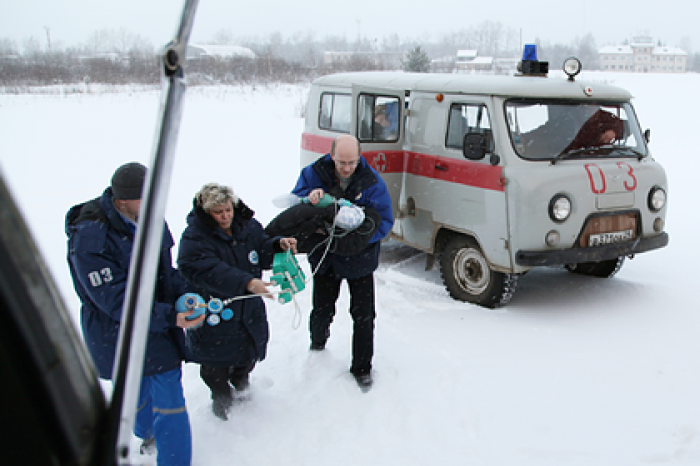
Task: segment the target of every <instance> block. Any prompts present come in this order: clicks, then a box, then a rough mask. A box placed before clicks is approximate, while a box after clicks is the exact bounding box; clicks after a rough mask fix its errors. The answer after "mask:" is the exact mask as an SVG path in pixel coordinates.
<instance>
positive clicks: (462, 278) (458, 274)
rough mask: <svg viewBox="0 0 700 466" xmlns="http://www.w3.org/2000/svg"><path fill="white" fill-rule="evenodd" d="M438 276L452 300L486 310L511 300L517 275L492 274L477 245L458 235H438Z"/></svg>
mask: <svg viewBox="0 0 700 466" xmlns="http://www.w3.org/2000/svg"><path fill="white" fill-rule="evenodd" d="M438 245H440V246H441V247H440V249H439V251H440V254H439V257H440V274H441V275H442V280H443V282H444V284H445V288H446V289H447V291H448V292H449V294H450V296H451V297H452V298H454V299H457V300H460V301H465V302H470V303H473V304H478V305H480V306H484V307H487V308H491V309H493V308H496V307H501V306H505V305H506V304H508V302H509V301H510V299H511V298H512V297H513V294H514V293H515V290H516V288H517V283H518V278H519V275H517V274H512V273H503V272H497V271H495V270H492V269H491V268H490V266H489V262H488V260H487V259H486V256H485V255H484V253H483V251H482V249H481V247H480V246H479V243H478V242H477V241H476V239H474V238H473V237H471V236H467V235H462V234H448V235H441V234H439V235H438V238H437V239H436V250H438Z"/></svg>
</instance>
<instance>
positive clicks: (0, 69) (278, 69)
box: [0, 21, 700, 86]
mask: <svg viewBox="0 0 700 466" xmlns="http://www.w3.org/2000/svg"><path fill="white" fill-rule="evenodd" d="M42 42H43V45H42ZM208 42H209V44H219V45H234V44H235V45H242V46H245V47H248V48H249V49H251V50H252V51H253V52H255V54H256V58H242V57H231V58H210V57H209V58H205V59H199V60H190V61H189V62H188V69H187V72H188V75H189V76H190V81H191V82H193V83H194V84H197V83H235V82H266V81H283V82H299V81H308V80H310V79H313V78H314V77H316V76H319V75H322V74H326V73H329V72H336V71H344V70H348V71H359V70H370V69H387V68H397V67H401V68H403V69H406V70H411V71H422V72H425V71H430V68H431V67H430V63H431V60H440V61H442V63H443V69H444V63H447V64H448V65H447V69H449V66H450V60H452V61H454V60H455V59H456V54H457V50H460V49H471V50H476V51H478V54H479V55H480V56H491V57H494V58H516V57H519V56H520V53H521V52H520V51H521V48H522V44H521V41H520V36H519V33H518V32H517V31H516V30H514V29H512V28H507V27H505V26H503V24H501V23H499V22H491V21H485V22H483V23H481V24H479V25H477V26H473V27H469V28H465V29H462V30H459V31H456V32H449V33H446V34H443V35H441V36H440V37H436V38H434V37H430V36H428V35H424V36H422V37H420V38H408V39H402V38H401V37H400V36H399V35H398V34H396V33H392V34H389V35H387V36H385V37H383V38H381V39H374V40H372V39H369V38H367V37H357V38H355V39H354V40H349V39H348V38H347V37H345V36H329V37H326V38H324V39H322V40H317V39H316V38H315V35H314V33H312V32H307V33H297V34H294V35H292V36H290V37H288V38H284V37H283V36H282V35H281V34H280V33H273V34H270V35H269V36H267V37H265V38H258V37H238V36H235V35H234V34H233V33H231V32H230V31H226V30H221V31H218V32H217V33H215V34H214V35H213V36H212V39H211V40H210V41H208ZM536 43H537V44H538V56H539V59H540V60H545V61H549V62H550V68H556V67H558V66H559V65H558V64H560V63H562V62H563V60H564V59H565V58H567V57H569V56H577V57H578V58H579V59H580V60H581V61H582V63H583V64H584V67H585V68H586V69H597V68H598V46H597V44H596V41H595V38H594V37H593V36H592V35H591V34H588V35H585V36H583V37H577V38H575V39H574V40H573V41H572V42H571V43H570V44H559V43H553V44H552V43H549V42H546V41H541V40H537V41H536ZM325 51H333V52H356V53H355V54H352V55H350V59H347V60H344V61H339V62H337V61H334V62H324V52H325ZM155 56H156V49H155V47H154V46H153V45H152V44H151V43H150V42H149V41H148V40H146V39H144V38H143V37H141V36H138V35H136V34H133V33H130V32H128V31H126V30H124V29H120V30H102V31H96V32H94V33H93V34H91V36H90V37H89V38H88V40H87V41H86V42H85V43H83V44H80V45H78V46H74V47H65V46H63V44H61V43H52V41H51V39H50V30H49V29H48V28H47V29H46V38H45V39H43V41H40V40H39V39H38V38H35V37H30V38H28V39H26V40H24V41H23V42H22V43H21V45H18V44H17V43H16V42H15V41H13V40H10V39H0V85H5V86H18V85H46V84H52V83H59V82H60V83H78V82H99V83H109V84H121V83H144V84H148V83H156V82H157V81H158V79H159V66H158V63H157V62H156V58H155ZM383 56H394V57H400V60H394V61H393V62H392V63H391V64H388V65H387V62H386V61H382V60H378V59H377V57H383ZM687 69H688V70H694V71H700V56H698V54H695V55H690V56H689V60H688V66H687Z"/></svg>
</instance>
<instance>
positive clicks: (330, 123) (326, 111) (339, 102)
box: [318, 92, 352, 133]
mask: <svg viewBox="0 0 700 466" xmlns="http://www.w3.org/2000/svg"><path fill="white" fill-rule="evenodd" d="M351 125H352V102H351V100H350V94H335V93H332V92H326V93H323V94H321V111H320V112H318V127H319V128H320V129H325V130H327V131H336V132H338V133H349V132H350V127H351Z"/></svg>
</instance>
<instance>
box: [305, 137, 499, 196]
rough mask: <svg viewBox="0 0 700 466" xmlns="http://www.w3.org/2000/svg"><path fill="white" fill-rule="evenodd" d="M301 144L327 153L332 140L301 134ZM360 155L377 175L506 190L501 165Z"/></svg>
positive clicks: (412, 155)
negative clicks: (417, 177) (402, 174)
mask: <svg viewBox="0 0 700 466" xmlns="http://www.w3.org/2000/svg"><path fill="white" fill-rule="evenodd" d="M301 141H302V142H301V147H302V149H304V150H307V151H311V152H316V153H318V154H326V153H328V152H329V151H330V147H331V143H332V142H333V138H328V137H324V136H316V135H312V134H309V133H304V134H303V135H302V139H301ZM362 155H363V156H364V158H365V159H366V160H367V162H369V164H370V165H372V167H374V169H375V170H377V171H378V172H379V173H404V172H406V173H410V174H411V175H417V176H422V177H425V178H431V179H435V180H441V181H446V182H449V183H457V184H463V185H466V186H473V187H475V188H482V189H490V190H492V191H501V192H503V191H504V190H505V189H504V183H503V167H500V166H493V165H486V164H484V163H478V162H473V161H471V160H460V159H453V158H450V157H438V156H436V155H429V154H422V153H419V152H408V151H400V150H386V151H382V150H380V151H376V150H374V151H373V150H365V151H363V152H362Z"/></svg>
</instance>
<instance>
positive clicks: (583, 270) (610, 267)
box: [564, 256, 625, 278]
mask: <svg viewBox="0 0 700 466" xmlns="http://www.w3.org/2000/svg"><path fill="white" fill-rule="evenodd" d="M624 263H625V256H621V257H617V258H615V259H610V260H606V261H600V262H582V263H580V264H566V265H565V266H564V267H565V268H566V270H568V271H569V272H571V273H578V274H581V275H590V276H592V277H599V278H611V277H613V276H614V275H615V274H616V273H617V272H619V271H620V269H621V268H622V264H624Z"/></svg>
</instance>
